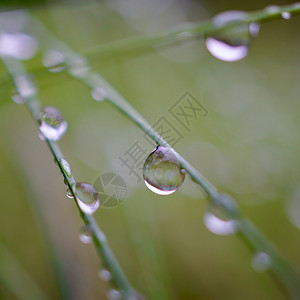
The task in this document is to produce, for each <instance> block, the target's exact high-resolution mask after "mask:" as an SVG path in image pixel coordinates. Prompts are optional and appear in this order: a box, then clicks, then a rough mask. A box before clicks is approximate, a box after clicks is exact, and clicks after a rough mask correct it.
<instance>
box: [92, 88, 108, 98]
mask: <svg viewBox="0 0 300 300" xmlns="http://www.w3.org/2000/svg"><path fill="white" fill-rule="evenodd" d="M91 95H92V97H93V98H94V100H96V101H103V100H104V99H105V98H106V97H107V93H106V90H105V89H104V88H102V87H100V86H97V87H95V88H94V89H93V90H92V93H91Z"/></svg>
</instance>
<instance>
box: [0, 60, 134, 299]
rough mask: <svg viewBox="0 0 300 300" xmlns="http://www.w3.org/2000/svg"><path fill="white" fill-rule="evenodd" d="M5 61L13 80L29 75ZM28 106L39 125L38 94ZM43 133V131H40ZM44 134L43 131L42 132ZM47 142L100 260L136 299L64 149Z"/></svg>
mask: <svg viewBox="0 0 300 300" xmlns="http://www.w3.org/2000/svg"><path fill="white" fill-rule="evenodd" d="M2 61H3V63H4V64H5V66H6V69H7V71H8V73H9V74H10V76H11V77H12V80H13V81H15V79H16V78H17V77H18V76H28V75H29V74H28V73H27V72H26V70H25V68H24V66H23V64H22V63H21V62H19V61H17V60H14V59H8V58H2ZM26 106H27V108H28V110H29V112H30V113H31V115H32V117H33V118H34V120H35V121H36V122H37V125H39V122H40V120H39V114H40V111H41V105H40V102H39V99H38V98H37V96H32V97H28V98H26ZM40 133H41V132H40ZM41 134H42V133H41ZM44 138H45V142H46V143H47V145H48V147H49V149H50V151H51V153H52V155H53V157H54V159H55V162H56V163H57V165H58V167H59V169H60V171H61V173H62V175H63V178H64V181H65V183H66V184H67V186H68V188H69V189H70V191H71V193H72V195H73V197H74V200H75V204H76V205H77V208H78V211H79V214H80V216H81V218H82V220H83V222H84V224H85V225H86V226H88V228H89V230H90V231H91V232H92V237H93V243H94V246H95V248H96V251H97V254H98V256H99V257H100V260H101V261H102V264H103V265H104V267H106V268H108V269H109V271H110V272H111V274H112V280H113V282H114V283H115V285H116V287H117V288H118V289H119V290H120V292H122V296H123V298H124V299H135V298H134V295H136V292H135V291H134V289H133V288H132V287H131V285H130V283H129V281H128V279H127V278H126V276H125V274H124V272H123V270H122V268H121V267H120V265H119V263H118V262H117V260H116V258H115V257H114V254H113V253H112V251H111V249H110V247H109V245H108V243H107V240H106V237H105V235H104V233H103V232H102V231H101V230H100V228H99V226H98V225H97V223H96V221H95V219H94V217H93V216H91V215H88V214H86V213H84V212H83V211H82V210H81V209H80V207H79V205H78V200H77V198H76V197H77V196H76V194H75V190H74V187H75V184H76V181H75V179H74V177H73V176H68V174H67V173H66V171H65V170H64V168H63V166H62V160H64V159H65V158H64V156H63V153H62V151H61V150H60V147H59V145H58V143H57V142H53V141H51V140H49V139H47V138H46V137H45V136H44Z"/></svg>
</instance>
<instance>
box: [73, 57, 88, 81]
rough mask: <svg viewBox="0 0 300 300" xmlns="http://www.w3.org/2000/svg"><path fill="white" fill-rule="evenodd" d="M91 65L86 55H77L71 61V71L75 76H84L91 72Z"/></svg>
mask: <svg viewBox="0 0 300 300" xmlns="http://www.w3.org/2000/svg"><path fill="white" fill-rule="evenodd" d="M89 70H90V67H89V66H88V64H87V61H86V59H85V58H84V57H76V58H74V59H73V60H72V61H71V62H70V69H69V72H70V74H71V75H72V76H74V77H79V78H83V77H86V76H87V75H88V73H89Z"/></svg>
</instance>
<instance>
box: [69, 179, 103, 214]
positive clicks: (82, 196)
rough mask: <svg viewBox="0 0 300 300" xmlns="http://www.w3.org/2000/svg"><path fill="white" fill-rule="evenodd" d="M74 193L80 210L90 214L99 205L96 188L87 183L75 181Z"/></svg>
mask: <svg viewBox="0 0 300 300" xmlns="http://www.w3.org/2000/svg"><path fill="white" fill-rule="evenodd" d="M75 195H76V198H77V200H78V205H79V207H80V208H81V210H82V211H83V212H84V213H86V214H88V215H92V214H93V213H94V212H95V211H96V210H97V209H98V207H99V203H100V201H99V196H98V193H97V190H96V189H95V188H94V187H93V186H92V185H90V184H89V183H84V182H80V183H76V185H75Z"/></svg>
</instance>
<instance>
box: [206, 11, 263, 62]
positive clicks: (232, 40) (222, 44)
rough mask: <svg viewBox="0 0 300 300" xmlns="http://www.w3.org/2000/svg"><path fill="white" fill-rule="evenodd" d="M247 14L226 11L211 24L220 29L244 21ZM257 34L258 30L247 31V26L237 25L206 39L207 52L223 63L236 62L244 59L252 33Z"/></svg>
mask: <svg viewBox="0 0 300 300" xmlns="http://www.w3.org/2000/svg"><path fill="white" fill-rule="evenodd" d="M246 18H247V13H245V12H242V11H227V12H223V13H220V14H218V15H216V16H215V17H214V18H213V20H212V22H213V24H214V26H215V27H216V29H217V28H220V27H222V26H227V25H230V24H234V23H235V22H239V21H244V20H245V19H246ZM254 31H255V32H256V33H257V32H258V29H257V28H256V30H253V25H252V30H249V24H246V23H245V24H238V25H236V26H232V27H230V28H227V30H226V31H224V32H219V33H216V34H214V35H213V36H210V37H208V38H207V39H206V47H207V49H208V51H209V52H210V53H211V54H212V55H213V56H215V57H216V58H218V59H220V60H223V61H238V60H241V59H242V58H244V57H246V56H247V54H248V48H249V43H250V37H251V33H252V32H254Z"/></svg>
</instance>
